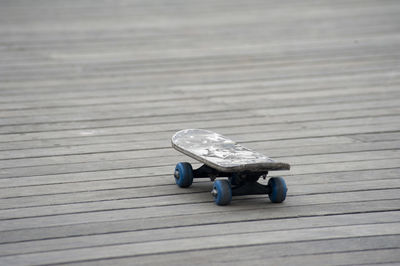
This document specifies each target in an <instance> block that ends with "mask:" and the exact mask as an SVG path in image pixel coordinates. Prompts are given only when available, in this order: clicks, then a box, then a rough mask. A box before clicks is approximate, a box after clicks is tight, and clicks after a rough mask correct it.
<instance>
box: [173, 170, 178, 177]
mask: <svg viewBox="0 0 400 266" xmlns="http://www.w3.org/2000/svg"><path fill="white" fill-rule="evenodd" d="M174 177H175V178H176V179H179V171H178V170H176V171H175V173H174Z"/></svg>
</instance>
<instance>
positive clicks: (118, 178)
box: [0, 167, 398, 189]
mask: <svg viewBox="0 0 400 266" xmlns="http://www.w3.org/2000/svg"><path fill="white" fill-rule="evenodd" d="M395 169H398V167H395V168H380V169H374V170H370V169H368V170H364V169H357V170H352V171H341V173H354V172H387V171H386V170H395ZM338 173H339V172H338ZM323 174H324V173H316V174H312V175H323ZM301 175H307V176H310V174H296V175H295V176H301ZM167 176H170V175H165V174H159V175H151V177H167ZM286 176H288V175H286ZM290 176H294V175H290ZM271 177H272V175H271ZM21 178H24V177H21ZM25 178H26V177H25ZM28 178H29V177H28ZM136 178H137V179H141V178H149V176H147V175H146V176H135V177H133V176H122V177H113V178H104V179H90V180H79V181H66V182H53V183H38V184H30V185H18V186H2V187H1V188H0V189H8V188H24V187H36V186H46V185H50V186H52V185H63V184H76V183H92V182H102V181H104V182H107V181H110V180H124V179H136ZM4 179H7V178H4ZM392 179H395V180H397V177H395V178H393V177H388V178H386V177H383V178H381V180H392ZM363 181H371V180H349V181H348V180H340V183H353V182H363ZM193 182H194V183H195V184H200V183H208V182H210V181H201V180H194V181H193ZM335 183H337V182H336V181H333V182H332V181H329V182H322V183H316V182H314V181H313V182H312V184H316V185H318V184H335ZM300 184H304V183H300ZM306 184H307V183H306ZM166 185H171V184H170V183H165V184H158V185H152V186H138V188H145V187H153V186H166Z"/></svg>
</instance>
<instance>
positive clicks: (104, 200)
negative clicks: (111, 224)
mask: <svg viewBox="0 0 400 266" xmlns="http://www.w3.org/2000/svg"><path fill="white" fill-rule="evenodd" d="M385 180H396V179H385ZM204 183H206V182H204ZM210 184H211V183H210ZM160 186H161V185H160ZM163 186H164V185H163ZM166 186H173V185H170V184H168V185H166ZM139 188H141V187H139ZM399 188H400V187H393V186H392V187H386V188H370V189H368V188H364V189H353V190H347V191H325V192H314V193H297V194H289V195H288V196H287V197H289V198H291V197H304V196H306V197H307V196H315V195H324V194H342V193H353V192H367V191H382V190H398V189H399ZM119 189H125V187H124V188H116V189H112V190H119ZM126 189H130V188H126ZM133 189H136V187H135V188H133ZM108 190H111V189H104V190H99V191H108ZM81 192H83V191H78V192H64V193H55V194H39V195H27V196H16V197H8V198H1V199H3V200H7V199H16V198H18V199H19V198H25V197H43V196H52V195H60V194H61V195H62V194H64V195H65V194H75V193H81ZM85 192H86V191H85ZM209 192H210V190H197V191H185V192H179V193H166V194H157V195H147V196H137V197H123V198H112V199H101V200H91V201H75V202H64V203H54V204H42V205H31V206H21V207H12V208H1V209H0V210H20V209H28V208H37V207H53V206H66V205H77V204H86V203H89V204H90V203H100V202H113V201H116V202H118V201H126V200H136V199H147V198H158V197H170V196H178V195H192V194H203V193H209ZM259 198H260V196H259V195H258V196H257V195H253V196H246V197H245V198H238V199H236V201H238V202H239V201H247V200H253V199H259ZM207 202H212V200H204V201H197V202H189V203H171V204H165V205H152V206H141V207H125V208H113V209H102V210H96V211H82V213H85V212H98V211H108V210H110V211H112V210H120V209H121V210H122V209H142V208H149V207H158V206H176V205H191V204H202V203H207ZM353 202H357V201H353ZM76 213H77V212H76ZM64 214H65V213H64ZM29 217H32V216H29ZM9 219H13V218H0V220H9ZM16 219H17V218H16ZM18 219H20V218H18Z"/></svg>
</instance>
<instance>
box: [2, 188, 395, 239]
mask: <svg viewBox="0 0 400 266" xmlns="http://www.w3.org/2000/svg"><path fill="white" fill-rule="evenodd" d="M393 190H397V189H393ZM367 191H368V190H367ZM350 192H351V191H350ZM350 192H345V193H350ZM356 192H360V191H356ZM199 193H201V192H199ZM337 193H339V192H337ZM337 193H327V194H337ZM342 193H343V192H342ZM322 194H324V193H322ZM252 199H254V198H244V199H237V200H236V201H238V202H239V201H241V202H243V201H249V200H252ZM399 199H400V198H390V199H389V200H399ZM387 200H388V199H387V198H385V199H377V200H376V199H375V200H351V201H347V202H346V203H360V202H371V201H373V202H380V201H387ZM212 202H213V200H212V199H210V200H203V201H197V202H189V203H172V204H171V203H170V204H166V205H152V206H140V207H120V208H108V209H101V210H90V211H89V210H86V211H77V212H65V213H58V214H45V215H36V216H23V217H12V218H1V219H0V221H15V220H24V219H35V218H43V217H57V216H65V215H76V214H83V213H99V212H101V213H104V212H113V211H123V210H138V209H146V208H160V207H171V206H185V205H198V204H205V203H212ZM332 204H337V202H328V203H312V204H299V205H291V206H290V207H301V206H315V205H317V206H321V205H332ZM65 205H69V204H65ZM274 208H283V207H274ZM173 216H175V215H173ZM178 216H180V215H178ZM164 217H171V216H164ZM119 221H120V220H119ZM0 232H2V231H0Z"/></svg>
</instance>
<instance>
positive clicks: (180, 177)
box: [174, 163, 193, 187]
mask: <svg viewBox="0 0 400 266" xmlns="http://www.w3.org/2000/svg"><path fill="white" fill-rule="evenodd" d="M174 177H175V183H176V184H177V185H178V186H179V187H190V185H191V184H192V183H193V168H192V165H191V164H190V163H178V164H177V165H176V167H175V172H174Z"/></svg>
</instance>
